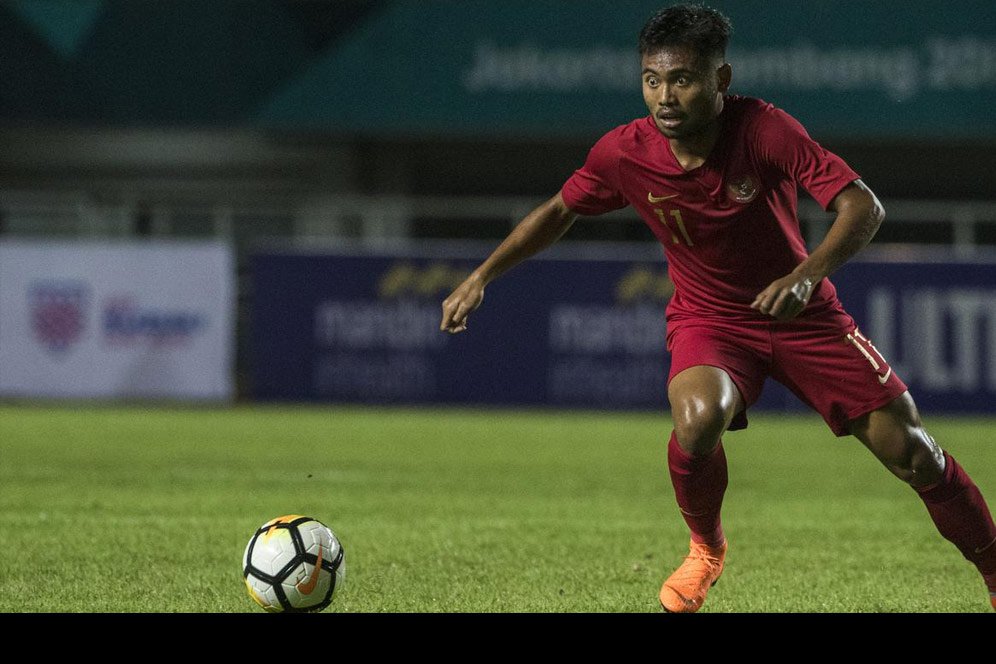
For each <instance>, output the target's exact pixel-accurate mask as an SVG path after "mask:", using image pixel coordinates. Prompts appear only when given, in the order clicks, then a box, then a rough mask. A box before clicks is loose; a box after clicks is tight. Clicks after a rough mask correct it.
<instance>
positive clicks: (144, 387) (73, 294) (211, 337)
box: [0, 242, 235, 399]
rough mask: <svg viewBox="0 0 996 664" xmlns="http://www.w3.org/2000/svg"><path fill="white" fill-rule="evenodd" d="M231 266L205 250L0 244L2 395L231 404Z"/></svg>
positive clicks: (222, 251) (226, 256)
mask: <svg viewBox="0 0 996 664" xmlns="http://www.w3.org/2000/svg"><path fill="white" fill-rule="evenodd" d="M234 304H235V299H234V266H233V263H232V255H231V251H230V249H229V248H228V247H227V246H226V245H222V244H214V243H211V244H203V243H159V242H157V243H142V244H137V243H136V244H130V243H115V244H110V243H92V244H87V243H82V244H81V243H78V242H75V243H59V242H44V243H42V242H3V243H0V395H2V396H9V397H46V398H47V397H56V398H62V397H65V398H131V397H137V398H175V399H230V398H231V397H232V396H233V393H234V386H233V376H232V373H233V371H232V370H233V364H232V360H233V351H234V349H233V339H234Z"/></svg>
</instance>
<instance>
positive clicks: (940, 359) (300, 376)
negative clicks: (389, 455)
mask: <svg viewBox="0 0 996 664" xmlns="http://www.w3.org/2000/svg"><path fill="white" fill-rule="evenodd" d="M561 255H564V254H561ZM483 256H484V254H483V253H482V254H480V255H475V256H474V257H473V258H468V255H467V254H466V253H465V254H463V255H462V257H460V258H456V257H454V256H453V255H450V256H442V255H439V256H434V257H433V256H411V255H400V254H399V255H383V254H381V255H316V254H311V255H294V254H276V253H273V254H261V255H257V256H255V257H254V258H253V268H252V270H253V282H254V284H255V292H254V294H253V314H252V353H251V363H252V367H251V373H252V377H253V394H254V395H255V396H256V397H258V398H261V399H277V400H306V401H344V402H367V403H409V404H426V403H452V404H496V405H550V406H565V407H582V408H641V409H642V408H651V409H653V408H660V407H663V406H664V405H665V398H664V397H665V384H664V381H665V377H666V375H667V370H668V366H669V358H668V355H667V353H666V352H665V350H664V314H663V311H664V305H665V303H666V301H667V299H668V297H670V295H671V289H672V285H671V283H670V281H669V280H668V279H667V276H666V271H665V267H664V265H663V264H662V263H661V261H660V259H659V257H656V256H654V252H650V253H647V252H636V253H633V254H630V255H623V256H619V255H616V256H614V257H611V258H610V257H602V258H598V259H585V260H581V259H570V258H566V257H565V258H552V259H534V260H532V261H530V262H527V263H525V264H523V265H520V266H518V267H517V268H515V269H514V270H512V271H511V272H509V273H507V274H506V275H503V276H502V278H501V279H500V280H499V281H498V282H496V283H495V284H492V285H491V286H489V288H488V290H487V292H486V295H485V303H484V306H482V307H481V308H480V309H479V310H478V311H477V312H475V313H474V314H473V315H472V316H471V318H470V321H469V327H468V330H467V332H464V333H462V334H459V335H455V336H451V335H448V334H445V333H442V332H440V331H439V329H438V327H439V318H440V312H441V309H440V303H441V301H442V300H443V299H444V298H445V297H446V295H447V294H448V293H449V292H450V290H451V289H452V288H453V287H454V286H455V285H457V284H458V283H459V282H460V281H461V280H462V279H463V277H464V276H465V275H466V274H468V273H469V272H470V271H471V270H472V269H473V268H474V267H475V266H476V265H477V264H478V262H479V259H480V258H483ZM834 283H835V284H836V285H837V287H838V291H839V292H840V295H841V298H842V300H843V301H844V303H845V306H846V307H847V308H848V309H849V311H850V312H851V314H852V315H853V316H854V317H855V319H856V320H857V322H858V323H859V325H860V328H861V330H862V331H863V332H864V333H865V334H866V335H867V336H869V337H870V338H871V339H872V340H873V342H874V343H875V344H876V345H877V347H878V349H879V350H880V351H881V352H882V353H883V354H884V356H885V357H886V358H888V359H889V361H890V362H891V364H892V366H893V368H894V369H895V370H896V371H897V372H898V373H899V375H900V376H901V377H902V378H903V379H904V380H905V381H906V382H907V384H908V385H909V386H910V388H911V389H912V390H913V391H914V395H915V397H916V399H917V402H918V404H919V405H920V406H921V408H922V409H923V410H935V411H948V412H992V411H994V410H996V262H990V263H978V264H965V263H954V262H926V263H924V262H916V263H913V262H855V263H852V264H849V265H847V266H846V267H845V268H843V269H842V270H841V271H840V272H839V273H838V274H837V275H835V278H834ZM758 407H761V408H769V409H777V410H795V409H800V408H803V406H802V405H801V404H800V403H799V402H798V400H797V399H795V397H794V396H792V395H791V394H789V393H788V392H787V390H785V389H783V388H781V386H778V385H777V384H776V383H774V381H768V386H767V387H766V389H765V392H764V394H763V395H762V398H761V401H760V403H759V404H758Z"/></svg>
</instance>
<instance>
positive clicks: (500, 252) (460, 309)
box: [439, 192, 578, 334]
mask: <svg viewBox="0 0 996 664" xmlns="http://www.w3.org/2000/svg"><path fill="white" fill-rule="evenodd" d="M577 216H578V215H577V213H575V212H573V211H572V210H571V209H570V208H568V207H567V204H566V203H564V199H563V197H561V195H560V193H559V192H558V193H557V195H556V196H554V197H553V198H551V199H550V200H548V201H546V202H545V203H543V204H541V205H540V206H539V207H537V208H536V209H535V210H533V211H532V212H530V213H529V214H528V215H526V217H525V218H524V219H523V220H522V221H521V222H519V224H518V225H517V226H516V227H515V228H514V229H513V230H512V232H511V233H509V235H508V237H507V238H505V240H504V241H503V242H502V243H501V244H500V245H498V248H497V249H495V250H494V252H492V254H491V255H490V256H488V258H487V260H485V261H484V262H483V263H481V265H480V266H479V267H478V268H477V269H476V270H474V271H473V272H472V273H471V274H470V276H469V277H467V278H466V279H465V280H464V282H463V283H462V284H460V285H459V286H457V288H456V290H454V291H453V292H452V293H451V294H450V296H449V297H448V298H446V299H445V300H443V319H442V321H441V322H440V323H439V329H440V330H444V331H446V332H450V333H451V334H456V333H457V332H463V331H464V330H466V329H467V316H469V315H470V313H471V312H472V311H474V310H475V309H477V307H479V306H480V305H481V301H482V300H483V299H484V287H485V286H487V285H488V284H489V283H491V282H492V281H494V280H495V279H496V278H498V276H500V275H501V274H502V273H503V272H505V271H506V270H508V269H510V268H511V267H513V266H515V265H517V264H518V263H521V262H522V261H524V260H525V259H527V258H529V257H530V256H532V255H533V254H536V253H538V252H540V251H542V250H543V249H546V248H547V247H549V246H550V245H551V244H553V243H554V242H556V241H557V240H559V239H560V238H561V236H563V234H564V233H566V232H567V229H569V228H570V227H571V224H573V223H574V220H575V219H577Z"/></svg>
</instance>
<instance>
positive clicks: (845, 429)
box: [827, 384, 909, 438]
mask: <svg viewBox="0 0 996 664" xmlns="http://www.w3.org/2000/svg"><path fill="white" fill-rule="evenodd" d="M897 387H902V388H903V389H902V390H901V391H899V392H898V393H894V391H890V392H888V393H887V394H888V396H883V397H882V398H881V399H875V400H874V401H870V402H868V403H867V404H862V405H861V406H860V407H859V408H856V409H854V411H853V412H850V413H848V414H847V415H846V416H845V417H846V422H845V423H844V425H843V426H839V425H837V424H834V423H831V422H827V424H828V425H829V426H830V430H831V431H833V432H834V434H836V435H837V436H838V437H839V438H843V437H844V436H850V435H852V434H851V422H853V421H854V420H856V419H858V418H859V417H861V416H862V415H867V414H868V413H871V412H872V411H876V410H878V409H879V408H881V407H883V406H886V405H888V404H890V403H892V402H893V401H895V400H896V399H898V398H899V397H901V396H903V395H904V394H906V393H907V392H908V391H909V388H907V387H906V385H903V384H900V385H899V386H897Z"/></svg>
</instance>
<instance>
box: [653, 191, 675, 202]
mask: <svg viewBox="0 0 996 664" xmlns="http://www.w3.org/2000/svg"><path fill="white" fill-rule="evenodd" d="M677 197H678V194H671V195H670V196H654V195H653V194H652V193H650V192H649V191H648V192H647V200H648V201H650V202H651V203H660V202H662V201H666V200H668V199H669V198H677Z"/></svg>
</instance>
